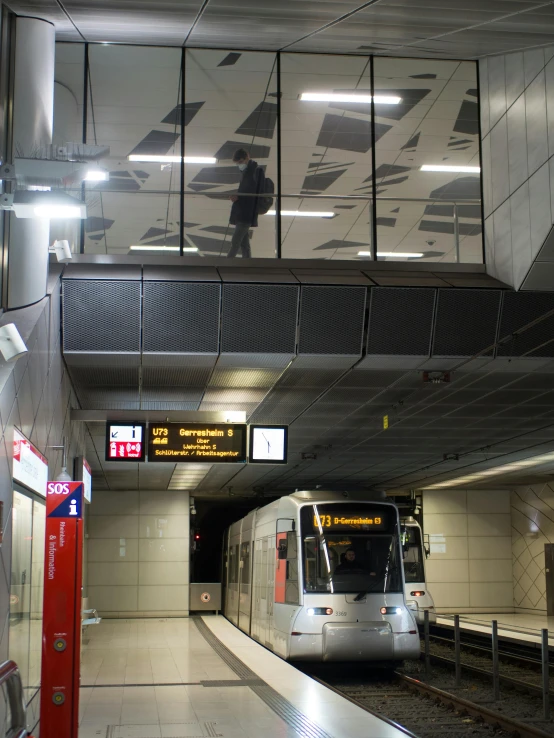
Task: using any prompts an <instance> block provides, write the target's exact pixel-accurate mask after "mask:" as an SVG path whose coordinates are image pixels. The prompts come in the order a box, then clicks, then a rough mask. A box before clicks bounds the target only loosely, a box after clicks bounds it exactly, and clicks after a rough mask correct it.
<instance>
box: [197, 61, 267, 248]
mask: <svg viewBox="0 0 554 738" xmlns="http://www.w3.org/2000/svg"><path fill="white" fill-rule="evenodd" d="M229 61H232V63H229ZM185 82H186V85H185V89H186V92H185V95H186V97H185V109H186V110H187V120H186V128H185V154H186V156H187V157H189V156H190V157H192V156H198V155H208V156H213V157H215V158H216V159H217V164H215V165H201V164H191V163H186V166H185V193H186V195H185V224H184V228H185V238H186V240H187V241H190V242H192V243H194V245H196V246H197V247H198V249H199V253H200V254H202V255H206V256H208V255H209V256H225V255H226V254H227V253H228V251H229V248H230V245H231V239H232V236H233V233H234V229H235V227H234V226H232V225H230V224H229V217H230V212H231V205H232V203H231V201H230V200H229V197H230V196H231V195H233V193H235V192H236V190H237V188H238V186H239V182H240V178H241V172H240V171H239V169H238V167H237V165H236V164H235V163H234V162H233V161H232V159H233V155H234V153H235V151H237V149H239V148H244V149H245V150H246V151H247V152H248V153H249V155H250V158H251V159H253V160H254V161H256V162H257V163H258V165H259V166H260V167H262V168H263V170H264V173H265V176H266V178H271V180H272V181H273V182H274V183H275V186H276V183H277V133H276V126H277V101H276V93H277V77H276V57H275V54H270V53H258V52H243V53H241V54H237V55H234V56H233V57H232V58H231V59H230V60H229V54H228V52H227V51H220V50H217V49H187V52H186V76H185ZM275 250H276V248H275V225H274V220H268V219H267V218H264V217H263V216H260V218H259V223H258V226H257V227H255V228H253V229H252V237H251V251H252V256H253V257H266V258H271V257H274V256H275Z"/></svg>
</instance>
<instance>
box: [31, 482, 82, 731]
mask: <svg viewBox="0 0 554 738" xmlns="http://www.w3.org/2000/svg"><path fill="white" fill-rule="evenodd" d="M83 505H84V501H83V483H82V482H48V484H47V487H46V544H45V545H46V548H45V556H44V613H43V626H42V680H41V702H40V734H41V738H77V735H78V729H79V669H80V657H81V587H82V564H83Z"/></svg>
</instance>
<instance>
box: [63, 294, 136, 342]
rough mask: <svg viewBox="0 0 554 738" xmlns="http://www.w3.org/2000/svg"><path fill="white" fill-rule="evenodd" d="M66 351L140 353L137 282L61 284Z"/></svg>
mask: <svg viewBox="0 0 554 738" xmlns="http://www.w3.org/2000/svg"><path fill="white" fill-rule="evenodd" d="M63 346H64V350H65V351H99V352H103V353H107V352H118V353H122V352H134V351H140V282H136V281H130V280H129V281H119V280H109V279H106V280H100V279H67V280H64V282H63Z"/></svg>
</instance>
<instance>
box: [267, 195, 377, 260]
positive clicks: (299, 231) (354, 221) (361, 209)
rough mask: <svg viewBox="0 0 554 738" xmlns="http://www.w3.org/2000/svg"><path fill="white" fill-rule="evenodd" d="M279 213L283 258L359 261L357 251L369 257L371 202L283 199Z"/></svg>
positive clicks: (358, 200)
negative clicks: (305, 215)
mask: <svg viewBox="0 0 554 738" xmlns="http://www.w3.org/2000/svg"><path fill="white" fill-rule="evenodd" d="M281 213H282V215H281V234H282V244H283V247H282V256H283V258H284V259H358V258H362V257H359V256H358V254H359V252H360V251H363V252H365V253H366V254H371V217H372V208H371V202H370V201H367V200H360V199H357V200H353V201H352V200H351V201H348V200H341V199H336V200H334V199H331V198H330V199H327V198H316V199H315V198H314V199H310V198H292V197H284V198H283V199H282V211H281ZM304 213H306V214H308V213H309V214H310V215H308V217H303V214H304ZM329 216H331V217H329ZM264 217H273V219H274V218H275V216H269V214H268V215H267V216H264ZM366 258H367V257H366Z"/></svg>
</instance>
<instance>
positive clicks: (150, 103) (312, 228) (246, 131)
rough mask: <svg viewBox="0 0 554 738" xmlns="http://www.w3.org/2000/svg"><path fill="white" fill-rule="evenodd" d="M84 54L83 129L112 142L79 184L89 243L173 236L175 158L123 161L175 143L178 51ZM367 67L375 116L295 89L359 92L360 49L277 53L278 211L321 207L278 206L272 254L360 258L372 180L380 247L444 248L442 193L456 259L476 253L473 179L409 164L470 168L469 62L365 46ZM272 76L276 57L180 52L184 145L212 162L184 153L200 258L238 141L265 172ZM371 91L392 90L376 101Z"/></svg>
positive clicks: (262, 235)
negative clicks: (90, 179)
mask: <svg viewBox="0 0 554 738" xmlns="http://www.w3.org/2000/svg"><path fill="white" fill-rule="evenodd" d="M71 46H72V47H74V45H71ZM67 47H68V45H66V44H58V55H57V68H56V75H57V79H58V81H59V82H60V83H63V84H64V85H79V84H82V82H81V81H79V75H78V74H77V73H76V72H77V70H76V68H75V67H76V65H75V50H74V48H71V49H68V48H67ZM89 58H90V96H89V97H90V99H89V119H88V134H87V135H88V140H89V141H98V142H101V143H103V144H106V145H109V146H110V147H111V154H110V157H109V159H107V160H106V161H105V162H103V164H104V165H105V166H106V167H108V168H109V169H110V181H109V182H108V183H99V184H97V185H95V186H93V187H92V188H90V189H89V190H88V194H87V202H88V206H89V215H90V217H89V221H90V222H89V223H87V226H86V229H85V230H86V234H87V237H86V251H87V252H91V253H106V252H110V253H128V250H129V246H131V245H139V244H140V245H155V246H160V245H166V246H171V245H175V244H178V243H179V230H180V227H181V224H180V222H179V188H180V171H179V165H178V164H176V165H172V164H161V165H160V163H158V164H144V163H140V165H138V166H137V167H136V168H135V167H134V166H133V164H132V162H129V161H128V159H127V157H128V155H130V154H145V153H149V154H157V155H179V153H180V148H181V139H180V134H181V129H180V123H181V116H182V113H183V109H182V104H183V101H181V100H180V89H181V84H180V50H178V49H174V48H145V47H132V46H125V47H118V46H94V47H91V48H90V50H89ZM373 67H374V69H373V76H374V85H375V92H376V95H377V96H379V97H378V98H376V103H375V122H374V125H373V126H372V120H371V114H372V110H371V108H372V106H371V104H370V103H369V102H352V101H348V102H347V101H340V100H339V101H331V102H308V101H305V100H302V99H301V95H302V93H303V92H328V93H333V94H344V95H365V96H369V95H370V94H371V85H372V61H371V59H370V57H367V56H353V55H352V56H325V55H310V54H282V55H281V80H280V82H281V169H282V178H281V187H282V190H281V192H282V210H284V211H287V212H289V211H290V212H293V213H294V212H297V211H312V212H313V211H316V212H317V211H319V212H326V213H331V214H332V215H331V216H330V217H325V218H320V217H318V218H305V217H298V216H296V217H295V216H291V215H283V216H282V254H283V256H284V257H301V258H326V259H330V258H342V259H344V258H347V259H359V258H360V257H359V256H358V252H359V251H360V250H369V249H370V248H371V237H372V217H373V210H372V204H371V197H372V194H373V189H374V186H375V188H376V192H377V195H378V198H379V200H378V207H377V223H376V225H377V236H378V251H379V252H393V251H395V250H396V251H400V252H409V253H419V254H423V256H422V257H418V258H422V259H424V260H429V261H436V260H446V261H453V260H455V258H456V254H455V248H454V217H453V216H454V205H453V204H452V203H451V202H449V203H444V204H443V205H440V202H441V201H445V200H447V201H451V200H456V201H457V202H458V203H459V209H458V217H459V229H458V232H459V234H460V246H461V252H462V253H461V260H462V261H466V262H480V261H481V260H482V253H481V252H482V249H481V217H480V205H479V201H480V178H479V176H478V175H470V176H468V175H467V174H456V173H443V172H441V173H432V172H422V171H420V167H421V166H422V164H445V163H446V164H462V165H478V164H479V140H478V139H479V135H478V134H479V125H478V101H477V89H476V88H477V80H476V65H475V64H474V63H473V62H455V61H437V60H430V59H408V60H407V59H388V58H387V59H382V58H375V59H374V61H373ZM81 79H82V75H81ZM57 87H59V85H58V86H57ZM277 88H278V85H277V75H276V56H275V54H272V53H259V52H242V53H238V52H226V51H221V50H216V49H189V50H187V53H186V68H185V100H184V124H185V128H184V131H185V155H188V156H206V157H215V158H216V159H217V164H215V165H194V164H187V165H186V172H185V192H186V198H185V219H186V222H185V223H183V228H184V233H185V241H186V244H187V245H188V246H189V247H190V248H198V250H199V254H200V255H202V254H207V255H212V254H225V253H226V252H227V250H228V248H229V243H230V235H231V233H230V230H231V229H229V226H228V219H229V212H230V203H229V201H228V196H229V194H230V193H231V192H233V191H234V190H235V188H236V186H237V183H238V181H239V172H238V170H237V168H236V167H235V166H234V165H233V164H232V161H231V158H232V155H233V152H234V151H235V150H236V148H238V147H239V146H243V147H245V148H247V149H249V150H250V153H251V155H252V157H253V158H255V159H256V160H257V161H258V162H259V164H260V165H262V166H263V167H264V168H265V171H266V175H267V176H269V177H271V178H272V179H273V180H274V182H276V183H277V115H278V102H277V100H276V97H277ZM383 96H388V97H397V98H400V102H399V103H398V104H389V103H387V102H380V101H379V100H382V99H383ZM81 97H82V95H81ZM373 147H375V151H373ZM374 157H375V172H374V173H373V158H374ZM374 178H375V183H374ZM108 192H109V193H110V194H109V197H107V196H106V195H107V193H108ZM352 196H355V197H356V198H357V199H355V200H350V201H348V200H347V199H346V198H348V197H352ZM467 200H470V201H472V203H471V204H465V205H464V202H465V201H467ZM152 229H157V230H156V231H155V232H153V231H152ZM158 230H161V231H162V233H159V232H158ZM253 253H254V255H255V256H266V257H272V256H274V254H275V216H274V215H265V216H262V217H261V218H260V224H259V228H258V230H257V232H256V234H255V236H254V241H253Z"/></svg>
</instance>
